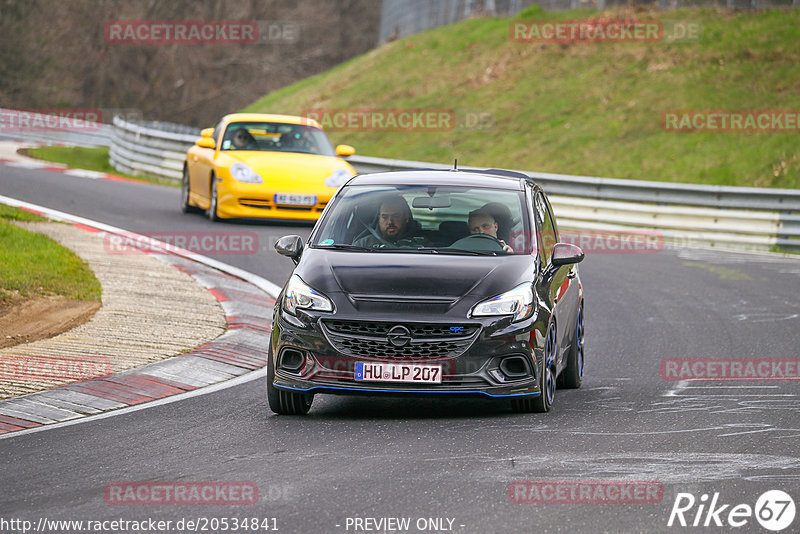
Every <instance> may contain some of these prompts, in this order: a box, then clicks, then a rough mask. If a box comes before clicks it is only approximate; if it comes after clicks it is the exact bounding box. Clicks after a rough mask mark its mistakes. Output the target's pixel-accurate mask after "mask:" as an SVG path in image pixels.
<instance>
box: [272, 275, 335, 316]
mask: <svg viewBox="0 0 800 534" xmlns="http://www.w3.org/2000/svg"><path fill="white" fill-rule="evenodd" d="M283 307H284V308H285V309H286V311H288V312H289V313H291V314H292V315H294V313H295V310H296V309H297V308H301V309H305V310H317V311H327V312H329V311H333V304H331V301H330V300H328V297H326V296H325V295H323V294H322V293H320V292H318V291H315V290H314V289H313V288H310V287H308V286H307V285H306V283H305V282H303V281H302V280H300V277H299V276H297V275H296V274H294V275H292V277H291V278H290V279H289V285H288V286H287V287H286V295H285V296H284V297H283Z"/></svg>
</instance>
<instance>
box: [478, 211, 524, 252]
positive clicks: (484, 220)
mask: <svg viewBox="0 0 800 534" xmlns="http://www.w3.org/2000/svg"><path fill="white" fill-rule="evenodd" d="M467 225H468V226H469V233H470V234H487V235H490V236H492V237H494V238H495V239H497V228H498V226H497V221H496V220H495V219H494V216H492V214H491V213H489V212H488V211H485V210H483V209H477V210H474V211H471V212H469V222H468V223H467ZM497 240H498V241H500V244H501V245H503V251H504V252H508V253H509V254H513V253H514V249H513V248H511V247H510V246H508V245H507V244H506V242H505V241H503V240H502V239H497Z"/></svg>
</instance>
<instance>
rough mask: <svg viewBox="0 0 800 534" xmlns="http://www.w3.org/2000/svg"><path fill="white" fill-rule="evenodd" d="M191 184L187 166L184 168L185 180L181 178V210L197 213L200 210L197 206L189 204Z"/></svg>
mask: <svg viewBox="0 0 800 534" xmlns="http://www.w3.org/2000/svg"><path fill="white" fill-rule="evenodd" d="M190 187H191V186H190V185H189V169H188V168H187V167H184V168H183V180H181V211H182V212H183V213H195V212H198V211H200V210H199V209H198V208H197V207H195V206H192V205H191V204H189V195H190V194H191V192H192V191H191V189H190Z"/></svg>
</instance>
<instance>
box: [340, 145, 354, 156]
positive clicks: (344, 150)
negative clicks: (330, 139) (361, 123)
mask: <svg viewBox="0 0 800 534" xmlns="http://www.w3.org/2000/svg"><path fill="white" fill-rule="evenodd" d="M355 153H356V149H355V148H353V147H351V146H350V145H336V155H337V156H342V157H343V158H346V157H347V156H352V155H353V154H355Z"/></svg>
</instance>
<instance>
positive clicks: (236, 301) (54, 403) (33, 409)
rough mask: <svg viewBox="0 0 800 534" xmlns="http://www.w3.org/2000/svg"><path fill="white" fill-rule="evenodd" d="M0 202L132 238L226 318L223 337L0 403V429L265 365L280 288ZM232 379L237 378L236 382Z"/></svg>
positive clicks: (158, 395) (158, 245) (193, 257)
mask: <svg viewBox="0 0 800 534" xmlns="http://www.w3.org/2000/svg"><path fill="white" fill-rule="evenodd" d="M0 202H1V203H4V204H8V205H11V206H14V207H19V208H22V209H26V210H28V211H32V212H34V213H37V214H40V215H44V216H47V217H50V218H52V219H56V220H61V221H64V222H69V223H71V224H73V225H74V226H76V227H78V228H81V229H83V230H86V231H89V232H94V233H106V234H112V235H119V236H123V237H130V238H135V240H136V242H137V243H142V244H143V247H144V251H145V252H146V253H149V254H151V255H153V256H156V257H158V258H159V259H161V260H162V261H165V262H167V263H169V264H170V265H173V266H174V267H176V268H178V269H180V270H182V271H184V272H186V273H187V274H189V275H191V276H192V277H194V278H195V279H196V280H197V281H198V283H200V284H201V285H203V286H204V287H206V288H207V289H208V290H209V291H210V292H211V293H212V294H213V295H214V296H215V297H216V298H217V300H218V301H219V302H220V304H221V305H222V307H223V309H224V311H225V315H226V317H227V322H228V330H227V331H226V332H225V334H223V335H222V336H220V337H218V338H217V339H215V340H213V341H211V342H209V343H206V344H205V345H203V346H200V347H198V348H196V349H194V350H192V351H191V352H189V353H186V354H183V355H180V356H174V357H172V358H168V359H166V360H162V361H160V362H156V363H152V364H147V365H143V366H140V367H137V368H135V369H130V370H128V371H123V372H120V373H117V374H114V375H111V376H107V377H102V378H95V379H91V380H85V381H81V382H75V383H72V384H67V385H64V386H60V387H57V388H54V389H51V390H47V391H42V392H39V393H32V394H29V395H24V396H22V397H17V398H14V399H9V400H6V401H0V434H7V433H17V432H25V431H26V430H27V431H30V430H31V429H37V428H39V427H43V426H44V425H54V424H65V423H66V422H70V421H73V420H76V419H79V418H83V417H86V416H92V415H98V414H102V413H103V412H107V411H110V410H125V409H126V408H129V407H133V406H136V405H139V404H142V403H148V402H152V401H156V400H157V399H164V398H166V397H171V396H174V395H181V394H185V393H187V392H190V391H193V390H196V389H198V388H206V387H208V386H212V387H213V385H219V384H220V383H222V382H226V381H230V382H231V383H241V382H242V381H247V380H249V379H255V378H257V377H256V376H250V375H252V374H253V373H254V372H258V371H259V370H261V369H262V368H263V367H264V366H265V365H266V362H267V347H268V344H269V341H270V334H271V331H272V311H273V307H274V305H275V297H276V296H277V295H278V293H279V292H280V288H279V287H278V286H277V285H275V284H273V283H272V282H269V281H268V280H265V279H263V278H261V277H259V276H257V275H254V274H252V273H249V272H246V271H243V270H241V269H238V268H236V267H233V266H230V265H227V264H224V263H222V262H219V261H217V260H214V259H211V258H207V257H205V256H201V255H199V254H195V253H192V252H189V251H186V250H183V249H178V248H176V247H174V246H172V245H167V244H165V243H162V242H160V241H157V240H155V239H152V238H149V237H146V236H141V235H138V234H134V233H132V232H128V231H126V230H121V229H119V228H115V227H112V226H109V225H105V224H102V223H98V222H95V221H91V220H89V219H85V218H83V217H77V216H74V215H70V214H67V213H63V212H59V211H55V210H51V209H49V208H44V207H42V206H37V205H34V204H30V203H27V202H22V201H19V200H16V199H11V198H8V197H4V196H0ZM258 375H260V376H261V375H263V372H261V373H258ZM237 377H239V378H241V379H242V380H235V379H236V378H237ZM216 389H218V388H214V390H216Z"/></svg>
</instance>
